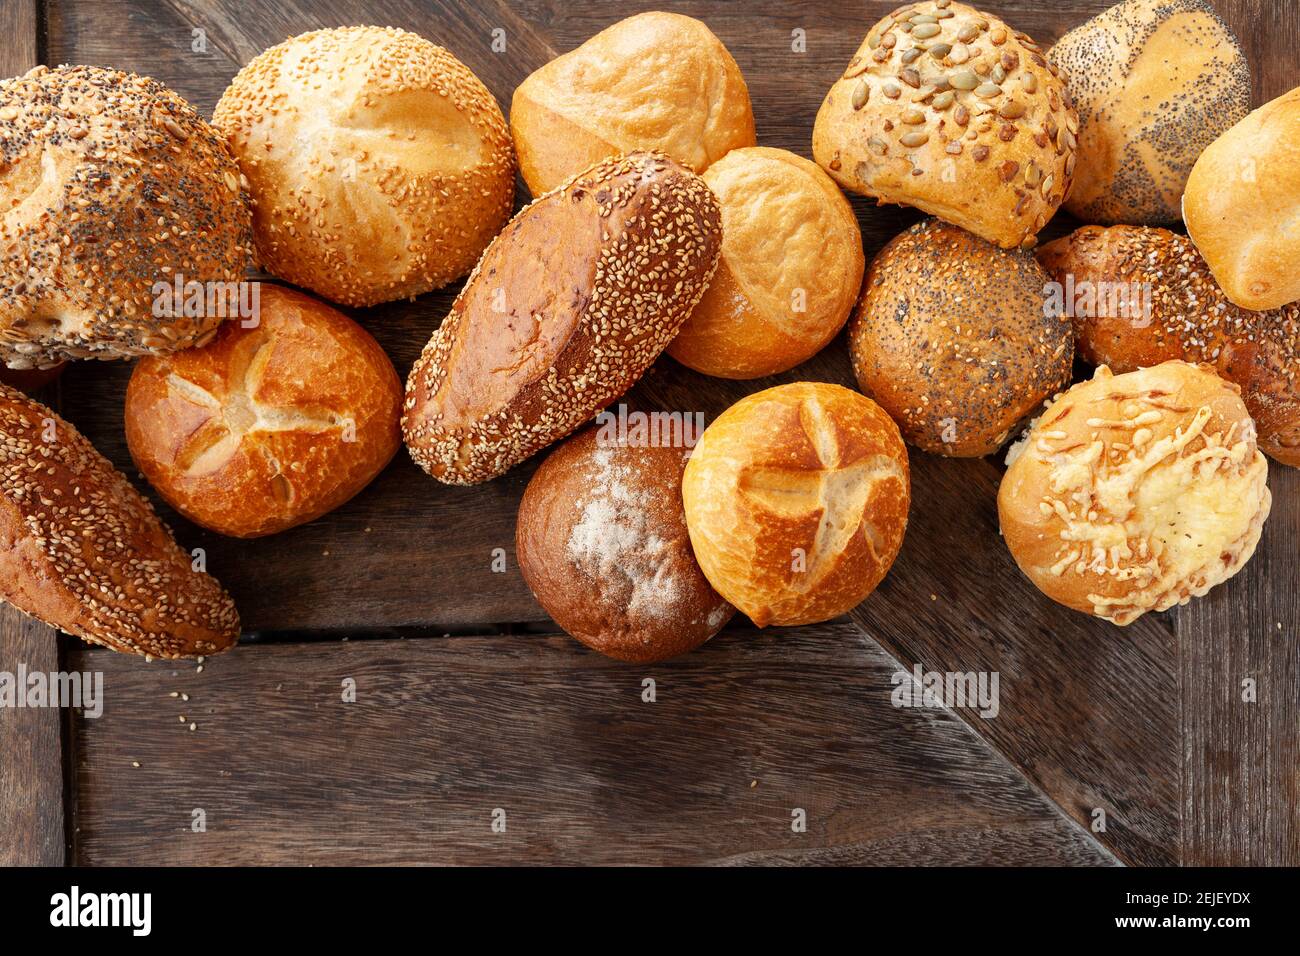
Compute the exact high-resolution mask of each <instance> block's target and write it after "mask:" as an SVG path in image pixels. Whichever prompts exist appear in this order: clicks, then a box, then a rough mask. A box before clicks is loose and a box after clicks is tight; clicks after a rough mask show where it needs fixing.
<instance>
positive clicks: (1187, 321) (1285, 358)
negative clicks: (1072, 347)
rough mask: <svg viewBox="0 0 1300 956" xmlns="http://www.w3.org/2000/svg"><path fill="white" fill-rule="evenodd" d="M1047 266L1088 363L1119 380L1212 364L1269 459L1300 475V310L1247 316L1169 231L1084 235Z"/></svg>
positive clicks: (1088, 230)
mask: <svg viewBox="0 0 1300 956" xmlns="http://www.w3.org/2000/svg"><path fill="white" fill-rule="evenodd" d="M1038 259H1039V261H1040V262H1042V264H1043V265H1044V267H1045V268H1046V269H1047V271H1048V272H1049V273H1050V274H1051V275H1052V277H1053V278H1054V279H1056V281H1057V284H1058V286H1059V287H1060V289H1061V292H1062V302H1061V306H1062V309H1063V311H1064V312H1065V314H1067V315H1069V316H1070V318H1071V321H1072V322H1073V324H1074V331H1075V343H1076V345H1077V351H1078V354H1079V356H1080V357H1081V358H1082V359H1083V360H1084V361H1086V362H1090V363H1092V364H1093V365H1105V366H1108V367H1109V368H1110V370H1111V371H1112V372H1116V373H1122V372H1133V371H1136V370H1137V369H1140V368H1146V367H1147V366H1150V365H1159V364H1160V363H1161V362H1167V361H1169V360H1171V359H1181V360H1183V361H1185V362H1204V363H1207V364H1209V365H1211V366H1213V367H1214V370H1215V371H1216V372H1218V374H1219V375H1221V376H1222V377H1223V378H1225V379H1227V380H1228V381H1230V382H1236V383H1237V384H1238V385H1240V386H1241V397H1242V400H1243V401H1245V403H1246V408H1247V410H1248V411H1249V412H1250V415H1251V417H1252V418H1253V419H1254V420H1255V426H1256V428H1257V429H1258V430H1259V447H1260V450H1261V451H1263V452H1264V454H1266V455H1268V456H1269V457H1270V458H1273V459H1275V460H1276V461H1280V462H1282V463H1283V464H1285V465H1295V466H1300V302H1293V303H1291V304H1290V305H1284V306H1283V307H1282V308H1280V309H1273V310H1271V311H1268V312H1252V311H1250V310H1248V309H1240V308H1238V307H1237V306H1235V305H1233V304H1232V303H1231V302H1229V301H1228V297H1227V296H1225V295H1224V294H1223V290H1222V289H1220V288H1219V285H1218V283H1217V282H1215V281H1214V276H1212V275H1211V274H1210V270H1209V268H1208V267H1207V266H1206V265H1205V260H1204V259H1202V258H1201V256H1200V253H1198V252H1197V251H1196V247H1195V246H1194V245H1192V242H1191V240H1190V239H1188V238H1187V237H1186V236H1183V235H1180V234H1178V233H1176V232H1170V231H1168V230H1167V229H1152V228H1144V227H1141V226H1111V227H1110V228H1108V229H1107V228H1103V227H1101V226H1084V227H1083V228H1081V229H1076V230H1075V231H1074V232H1072V233H1070V235H1068V236H1065V237H1064V238H1061V239H1058V240H1056V241H1055V242H1049V243H1048V244H1047V245H1045V246H1043V247H1042V248H1041V249H1039V250H1038ZM1068 292H1073V295H1072V297H1071V299H1070V300H1066V299H1065V296H1066V295H1067V294H1068Z"/></svg>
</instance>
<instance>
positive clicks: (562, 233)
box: [402, 153, 722, 485]
mask: <svg viewBox="0 0 1300 956" xmlns="http://www.w3.org/2000/svg"><path fill="white" fill-rule="evenodd" d="M721 246H722V216H721V212H720V211H719V209H718V203H717V200H716V199H715V198H714V196H713V193H711V192H710V191H709V188H708V186H706V185H705V184H704V182H703V180H701V179H700V178H699V177H698V176H696V175H694V174H693V173H691V172H690V170H688V169H686V168H684V167H683V166H681V165H679V164H678V163H676V162H675V161H673V160H671V159H669V158H668V157H667V156H665V155H664V154H663V153H632V154H630V155H628V156H624V157H622V158H619V159H608V160H605V161H603V162H600V163H597V164H596V165H595V166H593V167H592V168H591V169H589V170H587V171H586V172H584V173H582V174H580V175H578V176H576V177H574V178H573V179H571V180H569V181H568V182H567V183H565V184H564V185H563V186H561V187H560V188H559V189H557V190H555V191H554V192H551V193H548V194H547V195H545V196H543V197H541V198H540V199H538V200H536V201H535V202H533V203H532V204H531V205H529V206H527V207H526V208H524V209H523V210H522V211H520V213H519V214H518V215H517V216H515V218H514V219H512V220H511V221H510V223H509V224H508V225H507V226H506V228H505V229H504V230H503V231H502V232H501V234H500V235H499V236H497V237H496V239H494V240H493V241H492V244H491V245H490V246H488V248H487V251H486V252H484V253H483V258H482V259H480V260H479V263H478V265H477V266H475V268H474V272H473V273H472V274H471V275H470V278H469V281H468V282H467V283H466V285H465V288H464V289H463V290H461V293H460V295H459V296H457V297H456V301H455V303H454V304H453V305H452V307H451V312H450V313H449V314H448V315H447V317H446V318H445V319H444V320H443V323H442V325H441V327H439V329H438V331H436V332H435V333H434V334H433V338H431V339H430V340H429V343H428V345H426V346H425V348H424V351H423V353H422V354H421V355H420V358H419V359H418V360H417V361H416V363H415V366H414V367H413V368H412V369H411V374H410V377H409V378H408V379H407V383H406V405H405V411H404V414H403V416H402V431H403V434H404V436H405V438H406V446H407V448H408V449H409V450H410V452H411V457H412V458H413V459H414V460H415V462H416V464H418V465H419V466H420V467H421V468H423V469H424V470H425V471H427V472H428V473H429V474H431V475H433V476H434V477H435V478H437V479H438V480H439V481H444V482H447V483H448V484H457V485H464V484H474V483H476V482H480V481H487V480H488V479H490V478H495V477H496V476H497V475H500V474H501V473H503V472H504V471H506V470H507V469H508V468H510V467H512V466H514V465H516V464H518V463H519V462H521V461H523V460H524V459H525V458H527V457H528V456H529V455H532V454H533V453H534V452H536V451H538V450H540V449H542V448H544V447H546V446H547V445H549V444H551V442H553V441H556V440H558V439H560V438H563V437H564V436H565V435H567V434H569V433H570V432H572V431H573V430H574V429H576V428H577V427H578V426H580V425H582V424H583V423H584V422H586V421H587V420H589V419H590V418H591V417H592V415H594V414H595V413H596V412H597V411H599V410H600V409H602V408H604V407H605V406H606V405H607V404H608V403H609V402H611V401H613V400H614V399H615V398H617V397H618V396H619V395H622V394H623V393H624V392H625V391H627V389H628V388H630V387H631V385H632V383H633V382H635V381H636V380H637V379H638V378H640V377H641V375H642V373H644V372H645V370H646V369H647V368H649V367H650V364H651V363H652V362H654V360H655V358H656V357H657V356H658V355H659V353H660V352H662V351H663V350H664V348H665V347H666V346H667V345H668V343H669V342H670V341H671V340H672V337H673V336H674V335H676V334H677V330H678V329H680V328H681V325H682V323H683V322H684V321H685V320H686V317H687V316H688V315H690V313H691V310H692V309H694V308H695V304H696V303H697V302H699V300H700V297H701V296H702V295H703V294H704V290H705V288H706V287H707V286H708V284H709V280H710V279H711V278H712V276H713V272H714V270H715V269H716V268H717V264H718V255H719V250H720V249H721Z"/></svg>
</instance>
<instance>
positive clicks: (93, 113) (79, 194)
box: [0, 66, 252, 369]
mask: <svg viewBox="0 0 1300 956" xmlns="http://www.w3.org/2000/svg"><path fill="white" fill-rule="evenodd" d="M250 222H251V220H250V213H249V208H248V195H247V193H246V191H245V184H243V183H242V182H241V180H240V175H239V167H238V166H236V165H235V161H234V159H233V158H232V157H231V155H230V151H229V149H228V148H227V146H226V144H225V141H224V140H223V139H222V138H221V135H220V134H219V133H218V132H217V131H216V130H215V129H213V128H212V127H211V126H209V125H208V124H207V123H205V122H204V121H203V120H202V119H201V118H200V117H199V115H198V113H196V112H195V111H194V109H193V107H191V106H190V105H189V104H188V103H186V102H185V101H184V100H183V99H181V98H180V97H179V96H177V95H176V94H175V93H173V92H172V91H171V90H169V89H168V88H167V87H165V86H163V85H162V84H161V83H159V82H158V81H157V80H151V79H148V78H147V77H143V76H136V75H134V74H132V73H119V72H117V71H116V70H102V69H100V68H98V67H94V66H64V67H59V68H58V69H57V70H47V69H46V68H45V67H43V66H41V67H36V68H35V69H34V70H32V71H31V72H29V73H27V74H26V75H24V76H20V77H18V78H16V79H11V80H3V81H0V274H3V276H4V281H3V283H2V284H0V361H3V362H4V363H5V364H7V365H8V366H9V367H10V368H15V369H30V368H45V367H48V366H52V365H56V364H58V362H59V361H61V360H63V359H66V358H104V359H114V358H122V357H125V356H130V355H143V354H147V353H150V352H167V351H172V350H175V349H178V348H185V347H188V346H190V345H193V344H195V343H196V342H201V341H204V340H205V339H206V337H208V336H210V335H211V334H212V332H213V330H214V329H215V328H216V326H217V324H218V323H219V322H220V321H221V316H220V315H217V314H209V313H205V314H202V315H197V316H195V315H179V316H175V315H171V314H168V313H167V311H166V310H159V309H156V308H155V305H156V303H157V301H158V293H157V290H156V289H155V286H156V284H158V283H171V282H172V281H173V279H176V278H178V277H183V279H184V281H186V282H202V283H220V284H225V283H230V284H233V283H236V282H238V281H239V280H241V279H243V277H244V274H245V271H246V270H247V269H248V267H249V265H250V264H251V261H252V260H251V240H252V233H251V229H250Z"/></svg>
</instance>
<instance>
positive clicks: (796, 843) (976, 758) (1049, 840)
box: [73, 622, 1114, 865]
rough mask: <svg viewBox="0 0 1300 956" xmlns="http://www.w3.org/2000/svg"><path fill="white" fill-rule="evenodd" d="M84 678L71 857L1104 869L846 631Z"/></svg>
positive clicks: (98, 662) (252, 655) (335, 648)
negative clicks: (627, 657) (96, 706)
mask: <svg viewBox="0 0 1300 956" xmlns="http://www.w3.org/2000/svg"><path fill="white" fill-rule="evenodd" d="M73 660H74V665H73V666H79V667H85V668H94V669H102V670H103V671H104V674H105V678H104V680H105V696H106V698H107V700H108V701H109V705H108V707H107V708H106V709H105V712H104V715H103V716H102V717H101V718H99V719H98V720H86V719H79V720H78V732H79V737H80V741H81V747H80V749H79V752H78V755H77V766H76V773H77V778H78V785H79V793H80V801H79V816H78V825H79V840H78V856H77V862H78V863H82V864H112V863H124V862H139V861H141V860H148V861H150V862H151V863H157V864H204V865H208V864H225V863H288V862H292V863H297V864H343V863H367V864H371V863H394V864H410V863H506V862H512V863H518V862H528V863H716V862H751V863H752V862H776V861H792V860H797V861H798V862H801V863H840V862H869V863H879V864H889V863H893V864H918V863H1021V864H1023V863H1053V864H1091V865H1096V864H1107V863H1113V862H1114V861H1113V858H1111V857H1110V856H1109V854H1107V853H1106V852H1105V851H1104V850H1102V849H1101V848H1100V847H1099V846H1098V845H1097V844H1096V842H1095V841H1093V840H1092V839H1091V838H1090V837H1089V836H1088V835H1087V834H1086V833H1085V832H1084V831H1082V830H1081V829H1079V828H1078V827H1076V826H1074V825H1073V824H1072V823H1070V822H1069V821H1067V820H1066V819H1065V818H1064V817H1063V816H1062V815H1061V814H1060V813H1059V811H1057V809H1056V808H1055V807H1053V806H1052V805H1051V803H1050V802H1049V801H1047V800H1045V799H1044V798H1043V797H1042V796H1041V795H1040V794H1038V793H1036V792H1035V791H1034V790H1032V789H1031V788H1030V787H1028V786H1027V785H1026V784H1025V783H1024V781H1023V779H1022V778H1021V777H1020V775H1019V774H1017V773H1016V772H1015V771H1014V770H1013V769H1012V768H1011V767H1010V766H1009V765H1008V764H1007V763H1006V762H1005V761H1004V760H1002V758H1000V757H999V756H998V755H997V754H996V753H994V752H993V751H992V750H991V749H989V748H988V747H987V746H986V745H984V744H983V743H981V742H980V741H979V740H978V739H977V738H976V737H975V736H974V735H973V734H972V733H971V732H970V731H969V730H968V729H967V728H966V727H965V726H964V725H963V724H962V722H961V721H960V720H958V719H956V718H955V717H954V716H953V715H952V714H951V713H950V712H948V711H945V710H913V709H900V708H896V707H894V706H893V705H892V704H891V702H890V696H891V693H892V691H893V687H894V685H893V683H892V682H891V675H892V674H893V673H894V672H895V671H896V670H897V666H898V665H897V664H896V662H894V661H893V660H891V659H890V658H889V657H888V656H886V655H884V654H883V653H881V652H880V650H879V649H878V648H877V647H875V646H873V645H871V644H870V643H868V642H864V641H863V640H862V637H861V635H860V634H858V632H857V631H856V629H855V628H853V627H852V626H851V625H850V624H848V623H847V622H845V623H840V624H832V625H825V626H821V627H815V628H803V629H800V630H798V631H792V632H785V633H781V634H758V633H755V632H754V631H752V630H742V631H737V632H732V633H728V634H726V635H724V636H721V637H719V638H716V639H714V641H712V642H710V643H709V644H708V645H706V646H705V647H704V648H703V649H701V650H700V651H699V652H698V653H695V654H692V655H689V656H687V657H685V658H682V659H680V660H678V661H676V662H673V663H669V664H664V665H657V666H653V667H629V666H626V665H622V664H618V663H615V662H612V661H609V660H606V659H604V658H601V657H599V656H598V655H595V654H592V653H590V652H588V651H586V650H585V649H583V648H581V647H579V646H578V645H577V644H576V643H575V642H573V641H572V640H571V639H569V638H568V637H565V636H562V635H561V636H543V635H528V636H515V637H460V638H450V639H446V640H422V641H420V640H407V641H400V640H373V641H348V642H342V643H336V644H333V645H331V646H330V647H328V648H325V647H321V646H320V645H307V644H275V645H263V646H248V647H244V648H241V649H240V650H239V651H238V652H236V653H234V654H228V655H225V656H223V657H220V658H217V659H215V660H212V661H209V662H208V663H207V664H206V666H205V669H204V671H203V673H198V672H197V670H196V669H195V667H193V666H188V667H183V668H177V667H175V666H172V665H170V664H163V663H158V664H154V665H152V666H148V667H146V666H141V665H139V664H138V662H135V661H130V660H127V659H125V658H122V657H118V656H116V655H112V654H109V653H106V652H102V651H99V650H93V649H82V650H78V651H77V652H76V653H75V654H73ZM345 678H351V679H353V680H355V682H356V702H355V703H344V702H343V701H342V699H341V695H342V682H343V681H344V679H345ZM645 678H653V679H654V680H655V682H656V688H655V690H656V697H657V701H656V702H654V703H646V702H643V701H642V681H643V679H645ZM813 683H815V692H810V687H811V685H812V684H813ZM172 692H177V693H185V694H188V695H189V698H190V699H189V700H188V701H182V700H180V699H178V698H172V697H169V696H168V695H169V694H170V693H172ZM182 714H183V715H184V718H185V722H183V721H181V720H180V719H179V716H180V715H182ZM189 721H193V722H195V723H196V724H197V729H196V730H194V731H190V730H188V729H187V728H188V723H187V722H189ZM136 763H138V764H139V765H140V766H138V767H136V766H134V764H136ZM496 808H502V809H504V810H505V813H506V832H505V833H493V831H492V827H491V823H492V813H493V810H494V809H496ZM796 808H802V809H803V810H805V811H806V812H807V832H806V833H794V832H792V828H791V821H792V816H791V813H792V810H794V809H796ZM195 809H202V810H203V811H204V812H205V814H206V827H207V832H205V833H195V832H193V831H192V829H191V821H192V819H193V817H192V813H193V811H194V810H195Z"/></svg>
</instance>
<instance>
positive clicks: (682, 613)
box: [515, 428, 735, 663]
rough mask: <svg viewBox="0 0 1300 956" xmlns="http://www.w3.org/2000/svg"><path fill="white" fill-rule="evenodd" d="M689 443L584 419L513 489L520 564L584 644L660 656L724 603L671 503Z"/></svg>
mask: <svg viewBox="0 0 1300 956" xmlns="http://www.w3.org/2000/svg"><path fill="white" fill-rule="evenodd" d="M689 454H690V449H687V448H669V447H661V446H660V447H650V446H646V447H637V446H631V445H628V444H620V443H619V442H618V441H617V440H616V439H611V438H608V437H605V436H604V435H603V433H602V432H601V431H600V430H599V429H597V428H589V429H587V430H586V431H583V432H580V433H579V434H577V435H575V436H574V437H573V438H570V439H569V440H568V441H566V442H564V443H563V444H562V445H560V446H559V447H558V448H556V449H555V451H553V452H551V454H550V455H549V456H547V458H546V461H544V462H542V466H541V467H540V468H538V469H537V472H536V473H535V474H534V475H533V478H532V480H531V481H529V483H528V488H527V489H526V490H525V491H524V497H523V500H522V501H521V502H520V504H519V523H518V525H517V530H516V533H515V551H516V554H517V555H518V558H519V569H520V571H521V572H522V573H523V575H524V580H525V581H527V582H528V586H529V587H530V588H531V589H532V591H533V594H534V595H535V596H536V597H537V602H538V603H539V604H541V606H542V607H543V608H545V609H546V613H547V614H549V615H550V616H551V617H552V618H553V619H554V620H555V623H557V624H559V625H560V626H561V627H562V628H564V629H565V630H566V631H568V632H569V633H570V634H572V635H573V636H574V637H575V638H577V639H578V640H579V641H581V642H582V643H583V644H586V645H587V646H588V647H590V648H591V649H592V650H595V651H599V652H600V653H602V654H605V655H607V656H609V657H613V658H616V659H618V660H621V661H632V662H635V663H648V662H652V661H661V660H665V659H667V658H669V657H675V656H676V655H678V654H682V653H685V652H686V651H689V650H692V649H693V648H696V647H699V646H700V645H701V644H703V643H704V642H705V641H707V640H708V639H709V638H711V637H712V636H713V635H715V634H717V633H718V631H720V630H721V629H722V627H723V625H725V624H726V623H727V621H728V620H730V619H731V616H732V615H733V614H734V613H735V608H733V607H732V606H731V605H729V604H728V603H727V602H726V601H724V600H723V599H722V598H721V597H719V596H718V593H717V592H716V591H714V590H713V588H712V587H710V586H709V582H708V580H707V579H706V578H705V577H704V572H702V571H701V570H700V566H699V565H698V564H697V563H696V561H695V554H694V552H693V551H692V550H691V540H690V537H689V535H688V534H687V531H686V516H685V514H684V512H683V511H682V471H683V469H684V468H685V467H686V459H687V457H688V455H689Z"/></svg>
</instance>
